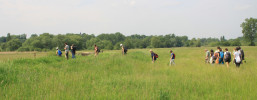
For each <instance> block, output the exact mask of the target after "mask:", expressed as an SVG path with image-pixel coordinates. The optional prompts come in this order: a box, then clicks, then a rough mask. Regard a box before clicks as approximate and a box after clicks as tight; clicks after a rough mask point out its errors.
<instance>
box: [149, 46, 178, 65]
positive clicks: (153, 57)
mask: <svg viewBox="0 0 257 100" xmlns="http://www.w3.org/2000/svg"><path fill="white" fill-rule="evenodd" d="M150 53H151V58H152V63H154V62H155V61H156V60H157V58H158V57H159V56H158V54H156V53H154V52H153V50H152V49H151V50H150ZM169 65H170V66H171V65H175V53H174V52H173V51H172V50H170V64H169Z"/></svg>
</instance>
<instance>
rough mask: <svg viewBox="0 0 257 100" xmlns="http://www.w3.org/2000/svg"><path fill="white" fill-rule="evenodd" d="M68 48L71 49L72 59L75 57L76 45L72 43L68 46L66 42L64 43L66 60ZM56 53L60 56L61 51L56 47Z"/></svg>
mask: <svg viewBox="0 0 257 100" xmlns="http://www.w3.org/2000/svg"><path fill="white" fill-rule="evenodd" d="M70 49H71V54H72V58H73V59H74V58H76V57H75V54H76V50H77V47H76V46H75V45H74V44H72V45H71V48H70V47H69V45H68V44H67V43H65V46H64V50H65V58H66V59H67V60H68V59H69V50H70ZM56 55H57V56H59V57H61V56H62V51H61V50H60V49H59V48H58V47H57V48H56Z"/></svg>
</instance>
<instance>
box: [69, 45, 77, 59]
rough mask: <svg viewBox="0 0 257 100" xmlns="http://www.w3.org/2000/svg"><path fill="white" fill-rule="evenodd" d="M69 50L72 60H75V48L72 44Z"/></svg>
mask: <svg viewBox="0 0 257 100" xmlns="http://www.w3.org/2000/svg"><path fill="white" fill-rule="evenodd" d="M70 49H71V54H72V58H73V59H74V58H76V57H75V54H76V50H77V47H76V46H75V45H74V44H72V45H71V47H70Z"/></svg>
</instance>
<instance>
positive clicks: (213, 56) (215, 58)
mask: <svg viewBox="0 0 257 100" xmlns="http://www.w3.org/2000/svg"><path fill="white" fill-rule="evenodd" d="M120 47H121V50H122V55H126V54H127V51H128V50H127V48H125V46H124V45H123V44H120ZM70 49H71V54H72V58H76V57H75V54H76V49H77V48H76V46H75V45H74V44H72V45H71V47H69V45H68V44H67V43H65V46H64V50H65V58H66V59H67V60H68V59H69V50H70ZM94 49H95V57H96V56H97V55H98V54H99V52H100V49H99V48H98V47H97V45H94ZM150 53H151V59H152V63H154V62H155V61H156V60H157V58H158V54H156V53H154V52H153V50H150ZM205 53H206V55H205V63H210V64H224V63H226V65H227V67H229V63H230V62H231V60H232V56H231V55H232V54H231V52H229V51H228V48H225V51H223V49H222V48H220V47H217V50H216V51H215V52H214V50H212V49H211V50H210V51H208V50H207V49H205ZM56 55H57V56H62V52H61V50H60V49H59V48H58V47H57V48H56ZM233 55H234V58H233V63H234V64H236V67H240V64H242V63H243V61H244V60H245V59H244V51H243V50H242V49H241V47H236V48H235V49H234V51H233ZM174 60H175V53H174V52H173V51H172V50H170V63H169V65H175V61H174Z"/></svg>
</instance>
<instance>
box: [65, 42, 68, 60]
mask: <svg viewBox="0 0 257 100" xmlns="http://www.w3.org/2000/svg"><path fill="white" fill-rule="evenodd" d="M64 50H65V58H66V59H67V60H68V59H69V45H68V44H67V43H65V47H64Z"/></svg>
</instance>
